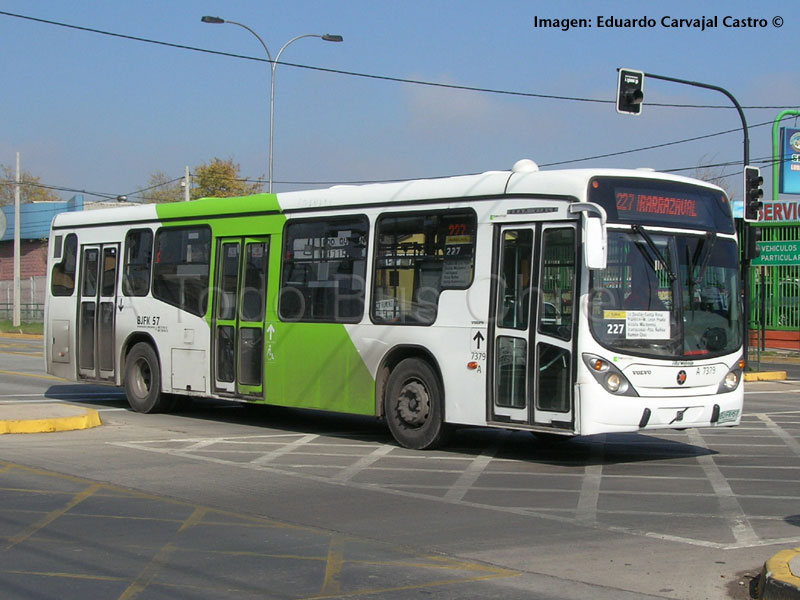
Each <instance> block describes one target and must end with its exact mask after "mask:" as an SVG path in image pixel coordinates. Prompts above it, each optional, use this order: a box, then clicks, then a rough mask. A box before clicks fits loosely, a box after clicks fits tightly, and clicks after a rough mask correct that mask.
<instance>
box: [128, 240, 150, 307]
mask: <svg viewBox="0 0 800 600" xmlns="http://www.w3.org/2000/svg"><path fill="white" fill-rule="evenodd" d="M152 256H153V232H152V231H150V230H149V229H134V230H132V231H129V232H128V235H126V236H125V262H124V264H123V267H122V268H123V271H122V293H123V294H125V295H126V296H147V293H148V292H149V291H150V266H151V263H152V261H151V258H152Z"/></svg>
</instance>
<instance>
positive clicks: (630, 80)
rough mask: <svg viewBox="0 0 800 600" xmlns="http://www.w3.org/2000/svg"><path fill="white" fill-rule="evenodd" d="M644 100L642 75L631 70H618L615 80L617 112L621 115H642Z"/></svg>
mask: <svg viewBox="0 0 800 600" xmlns="http://www.w3.org/2000/svg"><path fill="white" fill-rule="evenodd" d="M642 100H644V73H643V72H642V71H634V70H633V69H620V70H619V79H618V80H617V112H618V113H620V114H623V115H639V114H641V113H642Z"/></svg>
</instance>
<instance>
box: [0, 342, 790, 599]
mask: <svg viewBox="0 0 800 600" xmlns="http://www.w3.org/2000/svg"><path fill="white" fill-rule="evenodd" d="M745 389H746V405H745V416H744V420H743V424H742V425H741V426H740V427H738V428H735V429H706V430H690V431H682V432H681V431H669V432H663V433H660V434H658V435H640V434H625V435H606V436H597V437H593V438H584V439H578V440H573V441H570V442H560V443H559V442H553V441H551V440H548V439H537V438H534V437H533V436H531V435H528V434H525V433H509V432H503V431H490V430H484V429H464V430H461V431H459V432H458V434H457V435H456V436H455V438H454V440H453V441H452V443H451V444H450V445H449V446H448V447H447V448H445V449H443V450H440V451H435V452H414V451H409V450H405V449H402V448H400V447H398V446H397V445H396V444H394V443H393V441H392V440H391V437H390V436H389V434H388V431H387V430H386V429H385V428H384V427H383V425H382V424H380V423H378V422H376V421H374V420H372V419H365V418H354V417H346V416H338V415H330V414H325V413H320V412H310V411H297V410H288V409H264V410H251V409H247V408H243V407H240V406H238V405H231V404H221V403H217V402H211V401H208V402H198V403H194V404H193V405H192V406H190V407H187V408H184V409H183V410H182V411H181V412H179V413H176V414H171V415H140V414H137V413H133V412H131V411H129V410H128V409H127V405H126V403H125V401H124V398H123V395H122V394H121V393H120V391H119V390H116V389H114V388H106V387H100V386H85V385H76V384H68V383H65V382H61V381H58V380H53V379H48V378H47V376H46V375H45V374H44V372H43V366H42V359H41V352H40V346H39V342H38V341H33V342H29V341H26V340H12V339H4V338H0V402H19V401H24V402H42V401H52V400H63V401H66V402H71V403H77V404H80V405H82V406H89V407H92V408H95V409H97V410H98V411H99V412H100V415H101V418H102V420H103V423H104V425H103V426H101V427H99V428H96V429H90V430H85V431H74V432H67V433H51V434H29V435H6V436H0V545H1V547H0V590H2V598H3V599H4V600H5V599H22V598H25V599H31V598H36V599H40V598H41V599H45V598H58V599H59V600H71V599H73V598H74V599H77V598H81V599H83V598H88V597H91V598H121V599H132V598H136V599H156V598H191V599H194V598H215V599H216V598H340V597H350V598H382V599H384V598H385V599H394V598H416V597H424V598H437V599H454V598H478V599H480V598H542V599H545V598H547V599H573V598H574V599H577V598H581V599H584V598H593V599H600V600H603V599H611V598H614V599H615V600H616V599H642V598H683V599H692V600H702V599H706V598H707V599H713V600H718V599H724V598H747V597H749V594H748V592H749V587H750V583H751V580H752V577H753V576H754V575H755V574H756V573H757V572H758V571H759V569H760V567H761V565H762V564H763V562H764V560H766V559H767V558H769V557H770V556H772V555H773V554H775V553H776V552H777V551H779V550H781V549H783V548H786V547H794V546H799V545H800V461H799V460H798V458H799V457H800V382H792V381H788V382H775V383H767V382H759V383H748V384H747V387H746V388H745Z"/></svg>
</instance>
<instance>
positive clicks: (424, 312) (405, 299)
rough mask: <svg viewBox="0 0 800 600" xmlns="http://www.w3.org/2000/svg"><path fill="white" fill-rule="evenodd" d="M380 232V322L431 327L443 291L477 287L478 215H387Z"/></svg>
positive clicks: (375, 299)
mask: <svg viewBox="0 0 800 600" xmlns="http://www.w3.org/2000/svg"><path fill="white" fill-rule="evenodd" d="M377 229H378V233H377V240H378V242H377V243H378V246H377V248H376V251H375V254H376V257H375V278H374V283H373V293H372V320H373V321H374V322H375V323H388V324H396V325H430V324H431V323H433V322H434V321H435V320H436V314H437V312H438V309H439V294H440V293H441V292H442V290H447V289H455V290H463V289H467V288H468V287H469V286H470V285H471V284H472V276H473V272H474V268H475V230H476V218H475V213H474V212H472V211H465V210H460V211H450V212H441V213H433V214H431V213H424V214H404V215H385V216H383V217H381V218H380V219H379V221H378V226H377Z"/></svg>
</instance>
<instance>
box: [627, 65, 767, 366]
mask: <svg viewBox="0 0 800 600" xmlns="http://www.w3.org/2000/svg"><path fill="white" fill-rule="evenodd" d="M644 76H645V77H650V78H652V79H660V80H662V81H671V82H673V83H681V84H683V85H691V86H693V87H699V88H704V89H707V90H714V91H715V92H720V93H722V94H725V96H727V97H728V99H729V100H730V101H731V102H733V105H734V106H735V107H736V110H737V112H738V113H739V118H740V119H741V120H742V133H743V134H744V162H743V166H744V167H745V168H746V167H747V166H748V164H749V163H750V135H749V134H748V131H747V119H746V118H745V116H744V111H743V110H742V107H741V105H740V104H739V102H738V101H737V100H736V98H734V96H733V94H731V93H730V92H729V91H728V90H726V89H725V88H723V87H719V86H718V85H711V84H708V83H702V82H699V81H690V80H688V79H678V78H676V77H667V76H666V75H656V74H654V73H645V74H644ZM641 83H642V85H643V84H644V82H643V81H642V82H641ZM635 100H636V103H637V104H640V103H641V101H642V98H640V97H637V98H636V99H635ZM618 107H619V101H618ZM635 114H640V111H636V113H635ZM750 235H751V234H750V224H749V223H748V222H746V221H745V220H744V219H742V221H741V226H740V236H739V237H740V240H739V241H740V247H744V248H745V252H744V255H743V258H742V265H741V278H742V283H743V285H744V298H743V305H744V306H743V310H744V319H743V321H744V347H743V351H744V359H745V360H747V358H748V351H749V345H750V253H749V250H748V248H749V246H750V244H749V240H750Z"/></svg>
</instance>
